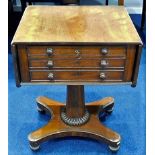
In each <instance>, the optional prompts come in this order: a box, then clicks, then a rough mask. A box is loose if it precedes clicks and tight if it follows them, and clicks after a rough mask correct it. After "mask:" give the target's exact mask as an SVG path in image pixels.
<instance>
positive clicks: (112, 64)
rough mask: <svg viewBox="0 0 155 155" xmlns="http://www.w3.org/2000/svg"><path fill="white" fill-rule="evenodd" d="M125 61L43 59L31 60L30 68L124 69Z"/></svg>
mask: <svg viewBox="0 0 155 155" xmlns="http://www.w3.org/2000/svg"><path fill="white" fill-rule="evenodd" d="M124 65H125V60H124V59H80V60H79V59H55V60H53V59H49V60H48V59H43V60H30V61H29V67H30V68H31V69H36V68H43V69H48V68H74V67H75V68H81V67H82V68H124Z"/></svg>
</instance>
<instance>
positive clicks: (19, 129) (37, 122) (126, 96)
mask: <svg viewBox="0 0 155 155" xmlns="http://www.w3.org/2000/svg"><path fill="white" fill-rule="evenodd" d="M131 17H132V19H133V21H134V23H135V25H136V27H137V28H138V27H139V25H140V20H141V16H140V15H132V16H131ZM139 32H140V31H139ZM140 35H141V36H142V39H143V41H144V44H145V30H144V32H140ZM145 58H146V48H145V46H144V48H143V53H142V59H141V63H140V72H139V77H138V84H137V87H136V88H132V87H130V86H128V85H124V86H123V85H120V86H86V87H85V95H86V97H85V100H86V102H91V101H95V100H99V99H101V98H103V97H106V96H113V97H114V98H115V107H114V112H113V113H112V115H111V116H109V117H108V118H107V119H106V120H105V121H103V124H105V125H107V126H108V127H110V128H112V129H113V130H115V131H117V132H118V133H120V135H121V136H122V142H121V148H120V150H119V152H118V153H117V154H118V155H145V80H146V76H145V75H146V74H145V72H146V68H145V66H146V60H145ZM8 63H9V120H8V121H9V155H33V154H35V155H61V154H63V155H69V154H72V155H78V154H80V155H86V154H90V155H98V154H106V155H111V154H112V153H111V152H110V151H109V149H108V147H107V146H106V145H104V144H103V143H99V142H96V141H93V140H91V139H82V138H71V137H68V138H63V139H55V140H51V141H48V142H45V143H43V144H42V145H41V149H40V150H39V151H37V152H32V151H31V150H30V149H29V143H28V140H27V135H28V134H29V133H30V132H32V131H33V130H36V129H38V128H40V127H41V126H43V125H44V124H46V123H47V121H48V120H49V117H48V116H46V115H41V114H39V113H38V112H37V110H36V104H35V98H36V97H38V96H40V95H41V96H42V95H44V96H47V97H50V98H53V99H55V100H58V101H61V102H65V99H66V87H65V86H25V87H21V88H16V86H15V80H14V72H13V64H12V57H11V54H9V57H8Z"/></svg>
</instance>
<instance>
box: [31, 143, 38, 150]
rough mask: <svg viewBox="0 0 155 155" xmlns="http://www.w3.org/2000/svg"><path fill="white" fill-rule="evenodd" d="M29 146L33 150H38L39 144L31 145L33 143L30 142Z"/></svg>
mask: <svg viewBox="0 0 155 155" xmlns="http://www.w3.org/2000/svg"><path fill="white" fill-rule="evenodd" d="M30 148H31V150H33V151H37V150H39V148H40V145H36V146H33V145H31V144H30Z"/></svg>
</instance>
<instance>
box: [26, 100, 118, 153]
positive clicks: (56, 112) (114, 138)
mask: <svg viewBox="0 0 155 155" xmlns="http://www.w3.org/2000/svg"><path fill="white" fill-rule="evenodd" d="M37 104H38V110H39V111H40V112H46V113H49V114H50V115H51V120H50V121H49V122H48V124H47V125H45V126H44V127H42V128H40V129H38V130H37V131H34V132H32V133H31V134H29V136H28V140H29V142H30V147H31V149H32V150H37V149H39V146H40V144H41V143H42V142H44V141H47V140H49V139H52V138H58V137H65V136H80V137H90V138H93V139H96V140H100V141H103V142H104V143H106V144H107V145H108V146H109V148H110V149H111V150H112V151H117V150H118V149H119V145H120V140H121V137H120V135H119V134H117V133H116V132H114V131H112V130H110V129H108V128H106V127H105V126H104V125H102V124H101V122H100V120H99V117H100V116H102V114H103V113H106V114H110V113H111V112H112V110H113V105H114V99H113V98H111V97H107V98H105V99H102V100H100V101H96V102H91V103H89V104H87V105H86V109H87V110H88V112H89V114H90V116H89V120H88V121H87V123H85V124H83V125H80V126H70V125H67V124H66V123H64V121H62V119H61V111H62V109H63V108H64V107H65V105H64V104H62V103H59V102H57V101H53V100H51V99H49V98H46V97H39V98H37Z"/></svg>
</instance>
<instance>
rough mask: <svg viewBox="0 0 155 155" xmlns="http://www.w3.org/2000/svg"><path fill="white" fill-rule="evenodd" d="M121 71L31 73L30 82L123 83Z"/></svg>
mask: <svg viewBox="0 0 155 155" xmlns="http://www.w3.org/2000/svg"><path fill="white" fill-rule="evenodd" d="M123 75H124V72H123V71H99V70H98V71H90V70H86V71H81V70H80V71H62V70H61V71H58V70H57V71H56V70H55V71H54V70H53V71H31V72H30V76H31V81H51V82H52V81H78V82H83V81H99V82H104V81H123Z"/></svg>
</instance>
